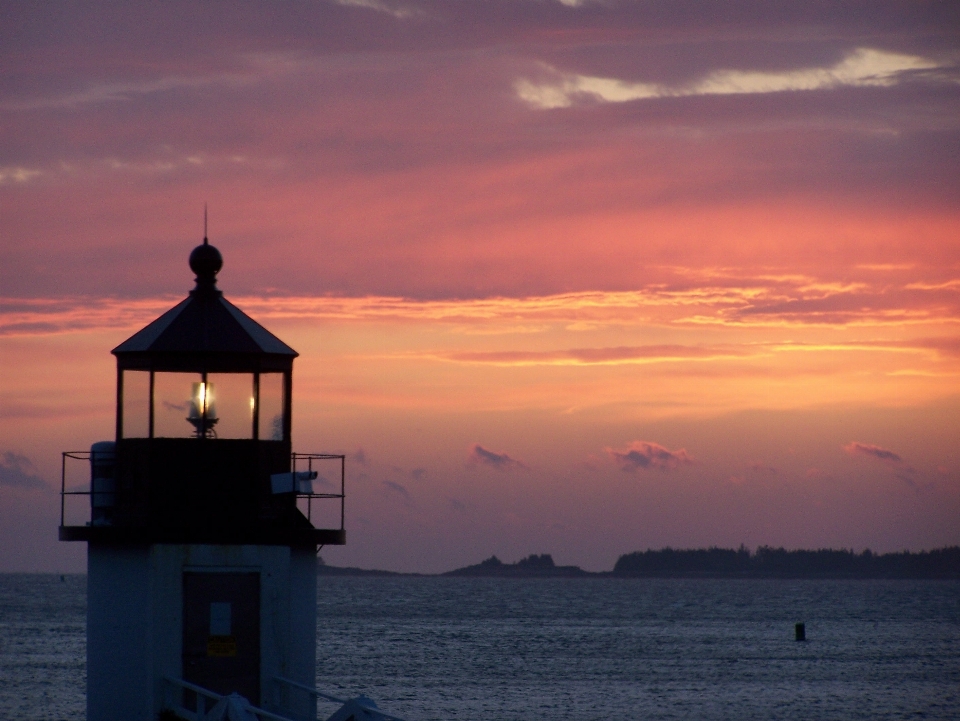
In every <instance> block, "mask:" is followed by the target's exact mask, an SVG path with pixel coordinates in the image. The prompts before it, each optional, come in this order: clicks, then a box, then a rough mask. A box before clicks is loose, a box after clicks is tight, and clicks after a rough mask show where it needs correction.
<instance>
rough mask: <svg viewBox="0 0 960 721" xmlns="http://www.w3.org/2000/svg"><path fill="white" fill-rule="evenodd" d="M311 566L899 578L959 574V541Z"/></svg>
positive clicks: (471, 572)
mask: <svg viewBox="0 0 960 721" xmlns="http://www.w3.org/2000/svg"><path fill="white" fill-rule="evenodd" d="M317 572H318V573H319V574H322V575H328V576H420V575H439V576H459V577H474V578H479V577H496V578H586V577H607V578H784V579H786V578H822V579H844V578H850V579H854V578H861V579H867V578H901V579H911V578H912V579H960V546H950V547H948V548H939V549H936V550H933V551H920V552H918V553H911V552H910V551H902V552H899V553H884V554H877V553H872V552H871V551H870V550H866V551H863V552H862V553H856V552H855V551H853V550H839V551H838V550H833V549H819V550H816V551H808V550H796V551H787V550H785V549H783V548H770V547H768V546H761V547H760V548H758V549H757V550H756V551H755V552H752V553H751V552H750V550H748V549H747V548H744V547H743V546H741V547H740V548H739V549H736V550H734V549H728V548H716V547H712V548H697V549H685V550H680V549H673V548H662V549H660V550H656V551H655V550H652V549H648V550H646V551H634V552H633V553H627V554H624V555H622V556H620V558H618V559H617V562H616V564H615V565H614V567H613V570H612V571H600V572H592V571H584V570H583V569H582V568H580V567H579V566H557V565H556V564H555V563H554V562H553V557H552V556H551V555H550V554H548V553H544V554H540V555H537V554H532V555H530V556H527V557H526V558H523V559H521V560H519V561H517V562H516V563H504V562H503V561H501V560H500V559H499V558H497V557H496V556H491V557H490V558H488V559H487V560H485V561H482V562H480V563H478V564H476V565H473V566H466V567H464V568H458V569H456V570H454V571H447V572H446V573H441V574H418V573H397V572H394V571H374V570H367V569H362V568H343V567H338V566H328V565H326V564H325V563H324V562H323V559H322V558H318V561H317Z"/></svg>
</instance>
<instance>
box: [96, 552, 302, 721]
mask: <svg viewBox="0 0 960 721" xmlns="http://www.w3.org/2000/svg"><path fill="white" fill-rule="evenodd" d="M315 564H316V556H315V555H314V554H313V553H312V552H311V551H310V550H308V549H297V548H293V549H291V548H290V547H287V546H214V545H175V544H155V545H151V546H115V545H106V544H96V543H91V544H90V545H89V551H88V554H87V572H88V577H87V579H88V589H89V590H88V600H87V719H88V721H115V720H117V719H124V720H125V721H155V719H156V718H157V715H158V713H159V712H160V709H161V708H162V703H163V698H164V694H165V693H171V692H175V691H174V690H173V689H172V688H171V686H170V684H168V683H167V682H166V681H165V678H167V677H170V678H175V679H179V678H183V608H184V598H183V594H184V590H183V575H184V573H204V574H217V573H257V574H259V578H260V603H259V608H260V694H261V699H260V704H261V706H263V707H265V708H268V709H269V708H273V709H279V708H280V705H281V704H282V706H283V707H284V709H283V710H284V714H285V715H286V714H290V715H291V716H293V717H295V718H311V719H312V718H316V711H315V709H316V705H315V702H314V701H313V699H312V698H310V696H309V695H308V694H305V693H302V692H297V691H293V690H291V689H289V688H284V687H283V686H282V685H280V684H278V683H277V682H276V681H275V678H276V677H278V676H280V677H285V678H289V679H291V680H293V681H297V682H298V683H302V684H304V685H306V686H309V687H311V688H312V687H313V686H314V683H315V678H316V610H317V586H316V565H315Z"/></svg>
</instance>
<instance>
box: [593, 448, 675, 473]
mask: <svg viewBox="0 0 960 721" xmlns="http://www.w3.org/2000/svg"><path fill="white" fill-rule="evenodd" d="M604 450H605V451H606V452H607V453H608V454H609V455H610V457H611V458H613V460H614V461H616V463H617V464H618V465H619V466H620V469H621V470H624V471H637V470H647V469H656V470H658V471H669V470H673V469H674V468H678V467H679V466H685V465H690V464H692V463H694V460H693V457H692V456H690V454H689V453H687V451H686V449H683V448H680V449H678V450H675V451H671V450H670V449H669V448H664V447H663V446H661V445H660V444H659V443H652V442H650V441H634V442H633V443H631V444H630V445H628V446H627V447H626V448H625V449H623V450H617V449H616V448H610V447H607V448H604Z"/></svg>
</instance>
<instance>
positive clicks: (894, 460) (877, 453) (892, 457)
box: [841, 441, 920, 493]
mask: <svg viewBox="0 0 960 721" xmlns="http://www.w3.org/2000/svg"><path fill="white" fill-rule="evenodd" d="M841 448H843V450H845V451H846V452H847V453H849V454H850V455H851V456H867V457H868V458H876V459H877V460H878V461H882V462H883V463H886V464H887V465H888V466H890V467H891V468H892V469H894V475H895V476H896V477H897V478H898V479H899V480H901V481H903V482H904V483H906V484H907V485H908V486H910V488H912V489H914V490H915V491H917V492H918V493H919V492H920V487H919V486H918V485H917V481H916V475H917V471H916V469H914V468H913V467H912V466H910V465H908V464H907V463H906V462H905V461H904V460H903V458H902V457H901V456H900V455H899V454H897V453H894V452H893V451H891V450H888V449H886V448H881V447H880V446H875V445H873V444H872V443H858V442H857V441H850V442H849V443H848V444H847V445H845V446H841Z"/></svg>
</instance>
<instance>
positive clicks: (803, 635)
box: [794, 623, 807, 641]
mask: <svg viewBox="0 0 960 721" xmlns="http://www.w3.org/2000/svg"><path fill="white" fill-rule="evenodd" d="M794 630H795V632H796V634H797V640H798V641H806V640H807V629H806V627H805V626H804V624H802V623H798V624H797V625H796V626H795V627H794Z"/></svg>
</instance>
